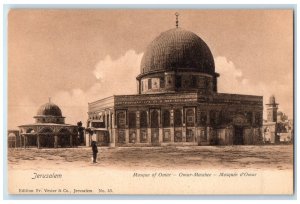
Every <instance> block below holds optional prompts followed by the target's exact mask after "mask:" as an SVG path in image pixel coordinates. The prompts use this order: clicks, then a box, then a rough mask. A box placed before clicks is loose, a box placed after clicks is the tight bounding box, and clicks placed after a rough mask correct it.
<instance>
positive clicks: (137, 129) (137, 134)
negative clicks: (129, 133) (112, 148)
mask: <svg viewBox="0 0 300 204" xmlns="http://www.w3.org/2000/svg"><path fill="white" fill-rule="evenodd" d="M140 126H141V125H140V111H136V135H135V136H136V143H140V135H141V134H140V132H141V129H140Z"/></svg>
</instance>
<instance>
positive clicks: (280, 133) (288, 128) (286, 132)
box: [263, 96, 294, 144]
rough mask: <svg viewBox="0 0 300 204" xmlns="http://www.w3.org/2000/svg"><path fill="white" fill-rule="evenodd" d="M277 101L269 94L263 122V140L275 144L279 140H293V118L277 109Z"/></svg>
mask: <svg viewBox="0 0 300 204" xmlns="http://www.w3.org/2000/svg"><path fill="white" fill-rule="evenodd" d="M278 105H279V104H278V103H276V100H275V96H271V97H270V99H269V103H268V104H266V106H267V120H266V121H264V123H263V135H264V142H265V143H270V144H277V143H280V142H285V143H291V142H292V141H293V131H294V130H293V120H289V119H288V117H287V116H286V115H285V114H284V113H282V112H281V111H278Z"/></svg>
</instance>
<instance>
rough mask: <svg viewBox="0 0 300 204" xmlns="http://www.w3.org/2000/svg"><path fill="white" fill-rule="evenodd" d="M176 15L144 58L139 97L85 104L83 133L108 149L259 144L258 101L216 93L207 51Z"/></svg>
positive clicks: (260, 114) (235, 95) (214, 75)
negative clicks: (85, 130) (87, 132)
mask: <svg viewBox="0 0 300 204" xmlns="http://www.w3.org/2000/svg"><path fill="white" fill-rule="evenodd" d="M175 15H176V28H174V29H170V30H168V31H165V32H162V33H161V34H160V35H159V36H158V37H156V38H155V39H154V40H153V41H152V42H151V43H150V44H149V46H148V47H147V49H146V51H145V53H144V56H143V58H142V61H141V66H140V69H141V72H140V74H139V75H138V76H137V77H136V79H137V89H138V90H137V92H138V94H134V95H113V96H111V97H108V98H103V99H100V100H97V101H94V102H91V103H89V104H88V121H87V128H91V129H93V133H95V135H96V138H98V139H99V140H100V141H102V144H101V145H103V146H110V147H115V146H129V147H132V146H141V147H144V146H160V145H161V146H169V145H185V144H186V145H217V144H219V145H244V144H246V145H248V144H249V145H253V144H261V141H262V137H261V127H262V120H263V119H262V116H263V112H262V111H263V104H262V103H263V97H262V96H250V95H241V94H229V93H218V92H217V77H219V74H218V73H216V72H215V64H214V59H213V55H212V53H211V51H210V49H209V47H208V46H207V45H206V43H205V42H204V41H203V40H202V39H201V38H200V37H199V36H197V35H196V34H195V33H193V32H190V31H187V30H184V29H182V28H178V16H179V14H178V13H175ZM124 83H126V82H124ZM104 131H107V132H106V133H105V132H104Z"/></svg>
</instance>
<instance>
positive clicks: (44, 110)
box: [37, 102, 62, 117]
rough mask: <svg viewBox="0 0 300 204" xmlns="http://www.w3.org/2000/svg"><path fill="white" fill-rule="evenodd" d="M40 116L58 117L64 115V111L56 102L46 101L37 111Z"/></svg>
mask: <svg viewBox="0 0 300 204" xmlns="http://www.w3.org/2000/svg"><path fill="white" fill-rule="evenodd" d="M37 115H38V116H56V117H62V113H61V110H60V108H59V107H58V106H57V105H55V104H54V103H51V102H49V103H46V104H44V105H42V106H41V107H40V108H39V110H38V112H37Z"/></svg>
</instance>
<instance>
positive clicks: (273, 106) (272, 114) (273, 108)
mask: <svg viewBox="0 0 300 204" xmlns="http://www.w3.org/2000/svg"><path fill="white" fill-rule="evenodd" d="M278 105H279V104H278V103H276V101H275V96H274V95H272V96H271V97H270V99H269V103H268V104H266V106H267V121H268V122H276V123H277V110H278Z"/></svg>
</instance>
